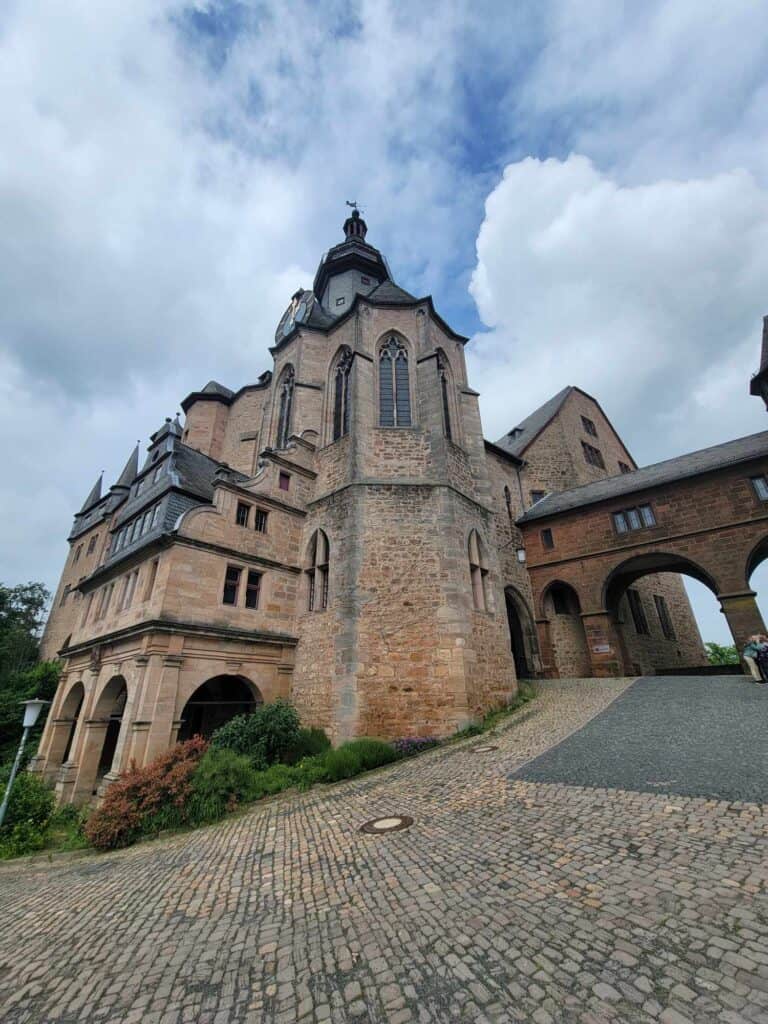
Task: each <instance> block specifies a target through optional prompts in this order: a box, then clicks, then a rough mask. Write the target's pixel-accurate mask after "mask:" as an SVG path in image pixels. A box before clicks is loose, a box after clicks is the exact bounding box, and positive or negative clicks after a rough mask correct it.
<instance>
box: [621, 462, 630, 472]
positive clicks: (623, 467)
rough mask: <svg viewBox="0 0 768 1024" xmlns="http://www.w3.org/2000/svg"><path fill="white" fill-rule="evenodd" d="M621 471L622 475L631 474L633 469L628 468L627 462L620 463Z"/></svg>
mask: <svg viewBox="0 0 768 1024" xmlns="http://www.w3.org/2000/svg"><path fill="white" fill-rule="evenodd" d="M619 469H620V470H621V472H622V473H631V472H632V467H631V466H628V465H627V463H626V462H619Z"/></svg>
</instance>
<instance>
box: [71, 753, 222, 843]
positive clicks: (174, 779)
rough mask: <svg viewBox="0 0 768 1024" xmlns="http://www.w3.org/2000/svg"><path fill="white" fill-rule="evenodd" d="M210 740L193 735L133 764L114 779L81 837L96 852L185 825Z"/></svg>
mask: <svg viewBox="0 0 768 1024" xmlns="http://www.w3.org/2000/svg"><path fill="white" fill-rule="evenodd" d="M207 748H208V744H207V743H206V741H205V740H204V739H202V738H201V737H200V736H195V737H194V738H193V739H191V740H187V741H186V742H185V743H177V744H176V746H175V747H172V748H171V749H170V750H168V751H166V752H165V753H164V754H161V755H160V757H158V758H155V760H154V761H152V762H151V763H150V764H148V765H147V766H146V767H145V768H134V767H132V768H131V770H130V771H128V772H127V773H126V774H125V775H124V776H123V777H122V778H121V779H118V780H117V781H116V782H113V783H112V785H111V786H110V787H109V789H108V790H107V792H106V796H105V797H104V802H103V803H102V805H101V807H99V808H98V809H97V810H96V811H94V813H93V814H92V815H91V817H90V818H89V820H88V823H87V824H86V826H85V835H86V838H87V839H88V841H89V842H90V843H91V844H92V845H93V846H95V847H96V849H97V850H115V849H118V848H119V847H121V846H130V844H131V843H133V842H135V841H136V839H138V838H139V837H140V836H142V835H153V834H155V833H157V832H159V831H160V830H161V829H164V828H173V827H178V826H180V825H184V824H186V823H187V821H188V819H189V797H190V794H191V792H192V776H193V774H194V772H195V769H196V768H197V765H198V762H199V761H200V758H201V757H202V756H203V754H204V753H205V751H206V750H207Z"/></svg>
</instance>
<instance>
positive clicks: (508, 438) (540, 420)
mask: <svg viewBox="0 0 768 1024" xmlns="http://www.w3.org/2000/svg"><path fill="white" fill-rule="evenodd" d="M575 390H576V388H574V387H572V386H571V385H569V386H568V387H566V388H563V390H562V391H558V393H557V394H556V395H553V396H552V398H550V399H549V400H548V401H546V402H545V403H544V404H543V405H540V406H539V408H538V409H536V410H534V411H533V412H532V413H531V414H530V416H526V417H525V419H524V420H521V421H520V423H518V425H517V426H516V427H514V428H513V429H512V430H511V431H509V432H508V433H506V434H504V436H503V437H500V438H499V440H498V441H496V447H497V448H503V449H504V451H505V452H508V453H509V454H510V455H516V456H517V457H518V458H520V457H521V456H522V454H523V452H524V451H525V449H526V448H527V447H528V445H529V444H530V443H531V441H533V439H534V438H535V437H536V436H537V435H538V434H540V433H541V431H542V430H543V429H544V427H546V425H547V424H548V423H549V422H550V421H551V420H552V419H554V417H555V416H556V415H557V414H558V413H559V412H560V410H561V409H562V407H563V405H564V403H565V400H566V398H568V396H569V395H570V394H571V392H572V391H575Z"/></svg>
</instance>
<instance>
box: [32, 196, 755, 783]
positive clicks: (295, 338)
mask: <svg viewBox="0 0 768 1024" xmlns="http://www.w3.org/2000/svg"><path fill="white" fill-rule="evenodd" d="M366 234H367V228H366V224H365V221H364V220H363V218H362V217H361V216H360V214H359V213H358V211H357V210H354V211H353V212H352V215H351V216H350V217H349V218H348V219H347V221H346V222H345V224H344V239H343V241H341V242H340V244H338V245H336V246H334V247H333V248H332V249H331V250H330V251H329V252H328V253H327V254H326V255H325V256H324V257H323V259H322V261H321V263H320V266H319V267H318V270H317V274H316V276H315V279H314V284H313V288H312V290H311V291H304V290H300V291H297V292H296V294H295V295H294V296H293V298H292V299H291V303H290V306H289V307H288V309H287V310H286V312H285V314H284V316H283V317H282V319H281V321H280V323H279V325H278V326H277V330H276V333H275V340H274V345H273V346H272V348H271V349H270V351H271V354H272V357H273V367H272V369H271V370H269V371H267V372H265V373H262V374H261V376H260V377H258V378H257V379H256V381H255V382H254V383H251V384H246V385H244V386H243V387H241V388H240V389H239V390H236V391H232V390H230V389H229V388H228V387H225V386H223V385H221V384H219V383H216V382H215V381H211V382H209V383H208V384H207V385H205V387H203V388H201V390H199V391H195V392H193V393H192V394H190V395H188V396H187V397H186V398H185V399H184V401H183V403H182V407H183V410H184V414H185V419H184V422H183V423H182V422H180V421H179V419H178V418H177V419H174V420H170V419H169V420H166V422H165V423H164V424H162V425H161V426H160V428H159V429H158V430H157V431H156V432H155V433H154V434H152V435H151V438H150V443H149V447H148V448H147V451H146V456H144V457H140V453H139V450H138V448H137V449H136V450H135V451H133V452H132V454H131V455H130V457H129V458H128V461H127V463H126V465H125V469H124V470H123V472H122V474H121V475H120V477H119V479H118V480H116V481H115V483H113V484H112V485H111V486H109V487H108V489H106V490H104V488H103V485H102V482H101V480H99V481H98V482H97V484H96V485H95V486H94V488H93V490H92V491H91V493H90V494H89V495H88V497H87V498H86V500H85V503H84V504H83V507H82V508H81V510H80V511H79V512H78V513H77V515H76V516H75V519H74V525H73V527H72V530H71V532H70V535H69V544H70V552H69V557H68V559H67V562H66V565H65V567H64V571H63V573H62V577H61V582H60V584H59V587H58V590H57V593H56V596H55V599H54V604H53V608H52V610H51V614H50V618H49V622H48V625H47V629H46V632H45V636H44V641H43V656H44V657H46V658H52V657H59V658H60V659H61V660H62V663H63V673H62V678H61V683H60V686H59V690H58V693H57V696H56V699H55V701H54V705H53V707H52V709H51V714H50V716H49V720H48V723H47V726H46V729H45V733H44V735H43V739H42V743H41V746H40V750H39V754H38V757H37V759H36V760H35V767H36V769H37V770H38V771H41V772H43V773H44V774H45V775H46V776H47V777H48V778H49V779H50V780H51V781H52V782H55V785H56V787H57V791H58V796H59V799H60V800H63V801H75V802H82V801H85V800H89V799H91V798H92V796H93V795H94V794H97V793H98V792H99V791H100V790H101V789H103V787H104V786H105V785H108V783H109V781H110V780H111V779H114V778H115V777H117V776H118V775H119V774H120V772H122V771H124V770H125V769H126V767H127V766H128V765H129V764H130V763H131V762H132V761H133V762H135V763H137V764H139V765H141V764H145V763H147V762H148V761H149V760H151V759H152V758H154V757H155V756H157V754H158V753H160V752H161V751H163V750H165V749H167V748H168V747H169V746H170V745H171V744H173V743H174V742H175V741H176V740H177V739H178V738H185V737H188V736H191V735H194V734H196V733H203V734H210V733H211V731H212V730H213V729H214V728H216V726H218V725H219V724H220V723H222V722H223V721H226V720H227V719H228V718H230V717H231V716H232V715H234V714H237V713H239V712H242V711H246V710H248V709H249V708H251V707H253V706H254V704H257V703H260V702H262V701H272V700H274V699H276V698H277V697H285V698H289V699H290V700H291V701H292V702H293V703H294V704H295V705H296V707H297V709H298V710H299V713H300V715H301V718H302V720H303V722H304V723H306V724H311V725H317V726H321V727H322V728H324V729H325V730H326V731H327V732H328V734H329V735H330V736H331V737H332V739H333V740H334V742H339V741H341V740H343V739H345V738H348V737H353V736H359V735H367V736H380V737H390V738H392V737H401V736H408V735H419V736H424V735H433V736H442V735H446V734H448V733H451V732H453V731H454V730H456V729H457V728H460V727H461V726H463V725H465V724H467V723H468V722H470V721H471V720H473V719H475V718H477V717H478V716H480V715H482V714H483V713H484V712H485V711H487V710H488V709H490V708H492V707H495V706H498V705H501V704H504V703H505V702H507V701H508V700H509V699H510V698H511V697H513V695H514V694H515V692H516V688H517V679H518V678H520V677H536V676H553V675H560V676H585V675H594V674H610V673H625V674H640V673H647V672H653V671H655V670H657V669H662V668H669V667H672V666H691V665H698V664H701V663H702V662H703V661H704V660H705V658H704V652H703V648H702V643H701V638H700V636H699V633H698V630H697V627H696V623H695V621H694V619H693V616H692V614H691V610H690V607H689V604H688V600H687V597H686V594H685V591H684V589H683V585H682V581H681V579H680V576H679V575H678V574H677V570H679V569H683V570H684V569H685V566H684V565H683V564H682V562H680V563H679V564H678V563H676V562H675V561H674V559H673V560H672V561H660V562H659V561H657V562H655V563H654V562H653V561H650V562H648V561H646V563H644V569H643V571H641V572H632V573H630V574H629V575H628V576H627V578H626V580H625V585H622V586H621V587H618V588H617V589H616V588H615V591H614V592H613V596H612V598H611V600H612V604H611V606H610V607H608V606H607V605H606V606H605V607H603V605H602V603H600V602H601V600H602V599H601V598H600V597H596V598H595V599H594V600H595V602H598V603H599V605H600V606H599V608H593V607H585V606H583V605H584V602H585V598H584V594H583V593H581V594H580V593H579V585H578V584H577V583H576V582H575V581H574V579H571V577H569V575H568V572H569V571H570V570H569V568H568V566H569V564H570V563H569V562H568V560H567V559H563V558H560V559H559V560H556V559H555V556H557V555H558V550H559V549H558V545H559V543H560V542H559V540H558V526H557V524H556V520H555V519H552V518H551V517H553V516H554V517H556V516H557V515H561V514H562V515H568V514H573V510H574V507H576V508H577V509H578V508H581V506H580V505H579V502H578V501H576V505H575V506H574V504H573V501H571V504H570V505H567V507H566V508H565V509H563V508H562V507H561V505H562V501H561V502H560V504H559V505H552V501H553V496H554V498H558V496H561V495H562V494H563V493H566V494H577V495H578V494H581V495H582V496H583V495H584V494H587V495H589V493H591V492H590V488H593V489H594V488H595V487H597V488H602V490H601V491H600V493H599V495H598V497H597V498H594V499H590V500H587V502H586V503H587V504H588V505H589V507H590V509H593V508H594V507H595V502H598V503H599V502H602V505H601V506H600V508H601V509H602V508H608V512H607V513H602V512H601V514H602V515H603V517H604V520H605V522H606V523H610V530H611V531H612V532H611V538H610V543H612V544H614V545H615V546H617V550H618V548H621V549H622V550H624V549H626V548H628V547H631V545H632V544H635V546H636V545H637V544H641V543H647V542H648V539H649V538H652V537H655V536H656V535H657V534H658V531H659V530H660V529H662V528H663V519H664V511H663V509H662V508H661V506H659V505H658V503H656V502H654V500H653V497H652V495H651V496H650V497H649V496H648V495H647V494H646V495H645V497H643V495H642V494H641V495H640V497H639V498H637V500H635V499H634V498H633V499H632V500H629V499H628V498H627V497H626V495H627V494H629V493H630V492H633V487H634V491H637V487H636V486H635V485H634V484H633V481H636V480H639V481H640V483H642V480H643V479H644V478H642V477H641V474H643V473H644V472H646V470H638V468H637V466H636V465H635V462H634V460H633V459H632V456H631V454H630V453H629V452H628V450H627V449H626V447H625V446H624V444H623V442H622V440H621V438H620V437H619V435H618V434H617V433H616V430H615V429H614V427H613V425H612V424H611V422H610V421H609V419H608V418H607V416H606V415H605V413H604V412H603V410H602V408H601V406H600V404H599V403H598V402H597V401H596V400H595V399H594V398H592V397H591V396H590V395H588V394H586V393H585V392H584V391H581V390H580V389H579V388H577V387H568V388H565V389H564V390H563V391H561V392H560V393H559V394H557V395H555V396H554V397H553V398H552V399H550V400H549V401H548V402H546V403H545V404H544V405H543V406H542V407H541V408H539V409H537V410H536V411H535V412H532V413H531V415H530V416H528V417H527V419H525V420H523V421H522V422H521V423H520V424H519V425H517V426H515V427H513V429H511V430H510V431H509V432H508V433H507V434H505V435H504V437H502V438H500V439H499V440H497V441H495V442H493V443H492V442H489V441H487V440H485V439H484V437H483V431H482V425H481V421H480V411H479V407H478V394H477V392H476V391H473V390H472V388H471V386H470V382H469V381H468V379H467V372H466V364H465V358H464V346H465V344H466V342H467V339H466V338H464V337H462V336H461V335H459V334H457V333H456V332H455V331H453V330H452V329H451V328H450V327H449V325H448V324H447V323H446V322H445V321H444V320H443V319H442V318H441V317H440V315H439V314H438V312H437V310H436V309H435V307H434V305H433V302H432V299H431V297H429V296H427V297H424V298H416V297H414V296H413V295H411V294H409V293H408V292H407V291H405V290H404V289H403V288H401V287H399V286H398V285H397V284H396V283H395V282H394V280H393V279H392V276H391V274H390V271H389V269H388V266H387V263H386V261H385V260H384V258H383V257H382V255H381V253H380V252H379V251H378V250H377V249H375V248H374V247H373V246H372V245H371V244H370V243H369V242H368V241H367V239H366ZM755 436H756V437H763V435H755ZM765 449H766V445H765V443H763V444H762V448H761V449H760V455H761V457H762V452H764V451H765ZM712 451H714V449H713V450H712ZM753 454H754V453H753ZM672 462H673V463H674V462H675V460H672ZM661 465H662V466H664V465H667V464H661ZM670 465H671V463H670ZM679 475H680V474H679V473H678V476H679ZM683 475H684V474H683ZM750 479H752V478H751V477H750ZM657 484H658V482H657V481H656V482H654V486H657ZM606 503H607V504H606ZM583 504H584V502H582V505H583ZM547 516H550V518H549V519H548V518H547ZM606 529H607V526H606ZM563 537H564V538H565V537H566V534H565V533H563ZM573 537H575V538H576V539H575V540H573V543H574V544H576V545H577V548H578V543H579V541H578V532H577V533H576V534H573ZM606 537H607V534H606ZM531 538H533V539H531ZM607 542H608V541H607V540H606V543H607ZM563 543H565V541H563ZM611 550H613V549H611ZM532 554H533V555H534V556H535V558H534V561H536V562H537V564H541V565H549V566H554V565H555V564H557V566H558V568H557V571H556V572H554V569H553V570H552V572H550V574H549V576H548V578H547V579H546V581H545V582H544V583H542V585H541V586H540V587H538V588H536V587H534V586H533V585H532V571H533V568H532V564H531V563H532V559H531V556H532ZM577 554H578V550H577ZM569 557H570V556H569ZM571 562H572V563H573V565H574V566H575V565H576V564H577V560H574V559H573V558H571ZM659 570H662V571H659ZM573 571H575V569H574V570H573ZM630 577H631V578H630ZM729 595H730V592H729ZM729 595H726V596H729ZM590 600H591V599H590ZM590 615H593V616H595V617H596V621H600V622H602V621H603V620H602V619H600V618H599V617H600V616H601V615H603V616H606V619H605V622H606V623H608V624H607V625H606V626H605V629H609V630H610V631H611V632H610V635H609V636H608V639H607V640H606V637H605V636H603V635H602V634H601V635H600V636H597V634H595V635H593V634H592V632H591V630H592V628H593V627H592V626H591V625H590V621H591V620H590ZM729 621H730V620H729Z"/></svg>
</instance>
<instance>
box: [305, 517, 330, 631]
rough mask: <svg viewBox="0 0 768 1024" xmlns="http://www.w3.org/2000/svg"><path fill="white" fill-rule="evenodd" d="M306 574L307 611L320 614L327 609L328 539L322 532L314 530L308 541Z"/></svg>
mask: <svg viewBox="0 0 768 1024" xmlns="http://www.w3.org/2000/svg"><path fill="white" fill-rule="evenodd" d="M307 562H308V567H307V569H306V570H305V571H306V574H307V581H308V583H309V587H308V598H307V609H308V610H309V611H311V612H321V611H323V610H324V609H325V608H327V607H328V562H329V546H328V538H327V537H326V535H325V533H324V532H323V531H322V530H315V532H314V533H313V534H312V536H311V538H310V540H309V551H308V558H307Z"/></svg>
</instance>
